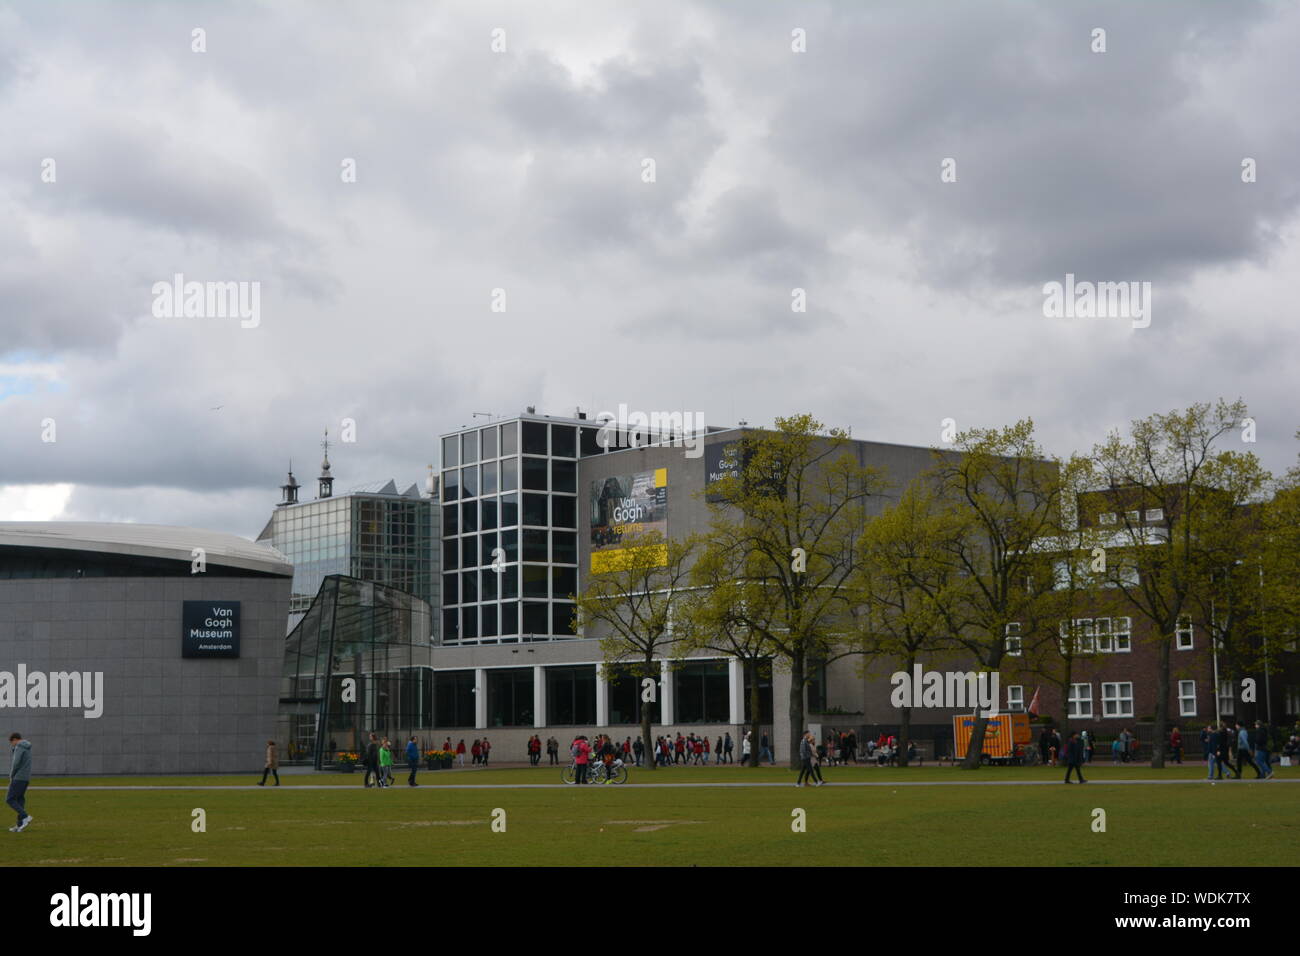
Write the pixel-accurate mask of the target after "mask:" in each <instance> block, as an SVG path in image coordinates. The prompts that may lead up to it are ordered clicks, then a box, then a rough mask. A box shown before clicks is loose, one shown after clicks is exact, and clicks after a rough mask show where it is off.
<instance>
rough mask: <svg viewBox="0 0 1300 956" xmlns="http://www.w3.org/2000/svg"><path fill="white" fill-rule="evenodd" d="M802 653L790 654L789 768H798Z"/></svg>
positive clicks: (801, 706)
mask: <svg viewBox="0 0 1300 956" xmlns="http://www.w3.org/2000/svg"><path fill="white" fill-rule="evenodd" d="M803 685H804V656H803V653H802V652H800V653H797V654H792V655H791V656H790V769H791V770H798V769H799V741H800V739H801V738H802V737H803V731H804V726H803V720H804V712H803V692H804V686H803Z"/></svg>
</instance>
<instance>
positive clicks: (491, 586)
mask: <svg viewBox="0 0 1300 956" xmlns="http://www.w3.org/2000/svg"><path fill="white" fill-rule="evenodd" d="M506 573H507V572H506V571H504V570H502V571H493V570H492V569H491V568H484V569H483V570H482V571H480V572H479V576H480V577H479V586H480V588H481V591H480V592H479V600H482V601H495V600H496V599H497V596H498V594H499V592H500V590H501V589H500V587H499V585H500V583H501V580H500V579H501V576H502V575H503V574H506Z"/></svg>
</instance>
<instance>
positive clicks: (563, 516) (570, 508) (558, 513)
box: [551, 495, 578, 528]
mask: <svg viewBox="0 0 1300 956" xmlns="http://www.w3.org/2000/svg"><path fill="white" fill-rule="evenodd" d="M551 524H552V525H554V526H555V527H557V528H576V527H577V526H578V499H577V498H566V497H565V496H564V495H552V496H551Z"/></svg>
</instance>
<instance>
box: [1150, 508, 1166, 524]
mask: <svg viewBox="0 0 1300 956" xmlns="http://www.w3.org/2000/svg"><path fill="white" fill-rule="evenodd" d="M1147 520H1148V521H1164V520H1165V509H1164V508H1148V509H1147Z"/></svg>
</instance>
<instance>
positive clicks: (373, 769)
mask: <svg viewBox="0 0 1300 956" xmlns="http://www.w3.org/2000/svg"><path fill="white" fill-rule="evenodd" d="M365 763H366V777H365V784H366V786H367V787H369V786H370V775H371V774H372V773H373V774H374V775H375V786H382V785H383V777H381V776H380V775H379V738H378V737H376V736H375V735H374V734H371V735H370V742H369V743H368V744H366V758H365Z"/></svg>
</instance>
